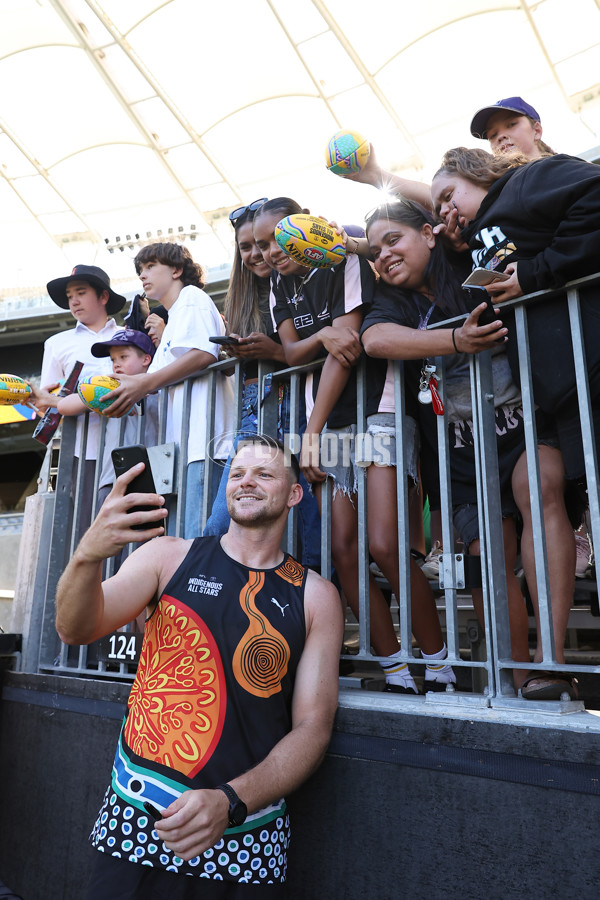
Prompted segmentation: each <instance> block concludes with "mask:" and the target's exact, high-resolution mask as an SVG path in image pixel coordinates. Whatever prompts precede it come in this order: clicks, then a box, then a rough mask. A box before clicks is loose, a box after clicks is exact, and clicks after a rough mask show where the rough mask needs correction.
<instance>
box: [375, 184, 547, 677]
mask: <svg viewBox="0 0 600 900" xmlns="http://www.w3.org/2000/svg"><path fill="white" fill-rule="evenodd" d="M434 226H435V220H434V218H433V216H432V215H431V214H430V213H429V212H428V211H426V210H425V209H423V207H421V206H419V205H418V204H416V203H412V202H410V201H395V202H392V203H390V204H388V205H385V206H382V207H379V208H378V209H376V210H375V211H374V212H373V213H372V214H371V215H370V216H369V218H368V220H367V238H368V241H369V246H370V248H371V254H372V258H373V260H374V265H375V269H376V271H377V272H378V274H379V276H380V281H379V282H378V285H377V288H376V292H375V298H374V301H373V305H372V307H371V309H370V310H369V312H368V313H367V315H366V316H365V320H364V322H363V326H362V332H361V336H362V342H363V345H364V347H365V349H366V351H367V353H368V354H369V355H370V356H374V357H377V358H383V359H388V360H393V359H402V360H406V361H408V362H406V363H405V390H406V391H407V393H408V394H412V396H413V397H417V395H418V393H419V391H420V382H421V380H422V378H421V373H422V372H423V371H424V366H425V365H426V364H428V363H429V362H431V359H432V358H433V357H436V356H447V357H449V358H448V360H447V363H446V372H445V392H444V393H445V400H444V402H445V405H446V415H447V418H448V422H449V425H448V431H449V452H450V474H451V480H452V501H453V504H454V524H455V527H456V528H457V530H458V532H459V534H460V536H461V538H462V540H463V542H464V543H465V546H467V547H468V548H469V552H470V553H471V554H476V555H479V525H478V517H477V492H476V483H475V457H474V436H473V424H472V418H473V413H472V407H471V389H470V379H469V361H468V356H467V354H471V353H479V352H481V351H482V350H487V349H491V350H492V354H493V358H492V370H493V379H494V403H495V416H496V434H497V447H498V463H499V475H500V487H501V496H502V510H503V536H504V546H505V563H506V580H507V588H508V610H509V619H510V631H511V646H512V654H513V659H514V660H515V661H519V662H526V661H528V660H529V646H528V619H527V610H526V607H525V603H524V601H523V597H522V595H521V590H520V587H519V584H518V582H517V579H516V578H515V575H514V561H515V557H516V550H517V537H516V524H515V520H516V518H517V516H518V507H517V505H516V504H515V500H516V497H513V492H512V484H511V478H512V473H513V470H514V468H515V465H516V464H517V461H518V460H519V459H520V458H521V456H522V454H523V451H524V447H525V442H524V432H523V417H522V411H521V397H520V392H519V390H518V388H517V387H516V386H515V384H514V382H513V380H512V377H511V373H510V370H509V366H508V361H507V359H506V353H505V348H504V343H503V342H504V341H505V340H506V331H507V330H506V328H505V327H504V326H503V324H502V322H501V321H499V320H496V321H493V322H491V323H490V324H487V325H479V317H480V315H481V314H482V313H483V311H484V310H485V309H486V306H485V304H479V305H477V306H476V307H475V308H474V310H473V311H472V312H471V313H470V314H469V316H468V318H466V320H465V321H464V323H463V324H462V325H461V326H460V327H456V328H454V329H436V330H432V331H427V330H426V327H427V325H428V324H433V323H435V322H439V321H442V320H444V319H447V318H451V317H453V316H456V315H459V314H460V313H462V312H465V311H466V307H465V299H464V297H463V294H462V291H461V288H460V281H459V279H458V278H457V277H456V274H455V272H454V270H453V268H452V267H451V265H450V263H449V261H448V257H447V256H446V253H445V251H444V248H443V246H442V244H441V241H440V239H439V238H438V237H437V236H436V235H435V233H434ZM498 341H500V342H501V343H498ZM388 378H389V383H388V385H387V390H386V391H385V392H384V398H385V396H386V395H387V396H388V397H389V398H390V402H388V404H387V406H386V405H385V404H382V405H381V407H380V410H381V412H387V414H388V415H389V417H390V423H389V424H390V427H392V426H393V424H394V403H393V375H392V372H391V369H390V374H389V376H388ZM417 406H418V407H419V412H420V415H419V425H420V429H421V436H422V442H423V445H424V448H425V450H427V451H428V452H427V459H428V460H430V459H431V458H432V457H434V456H435V454H436V451H437V437H436V434H437V425H436V423H435V414H434V412H433V408H432V405H428V404H423V403H421V404H417ZM368 424H369V426H370V424H371V423H370V422H369V423H368ZM421 462H422V463H423V455H422V457H421ZM422 474H423V478H424V482H425V487H426V489H427V491H428V493H430V495H431V494H434V495H435V493H436V489H435V488H436V485H435V484H434V483H433V482H434V480H435V479H437V469H436V470H435V471H432V470H431V467H430V466H429V467H425V468H424V470H423V472H422ZM395 481H396V476H395V472H394V471H393V469H391V468H383V467H378V466H377V465H371V466H369V469H368V470H367V485H368V534H369V546H370V548H371V553H372V555H373V556H374V558H375V559H376V561H378V562H379V559H378V557H379V558H380V559H381V562H379V565H380V567H381V568H382V570H383V571H384V574H386V576H387V577H388V579H390V580H391V579H392V578H393V577H395V578H396V580H397V570H398V562H397V560H398V547H397V540H396V521H397V510H396V495H395ZM394 570H395V572H396V575H395V576H394ZM415 577H418V570H417V568H416V566H415V565H413V564H412V563H411V579H414V578H415ZM392 583H393V582H392ZM473 600H474V603H475V607H476V610H477V613H478V615H479V617H480V619H481V621H483V605H482V604H483V601H482V593H481V590H480V589H478V590H473ZM522 677H523V675H521V674H520V673H519V672H518V671H517V670H515V673H514V679H515V685H516V687H519V686H520V682H521V680H522Z"/></svg>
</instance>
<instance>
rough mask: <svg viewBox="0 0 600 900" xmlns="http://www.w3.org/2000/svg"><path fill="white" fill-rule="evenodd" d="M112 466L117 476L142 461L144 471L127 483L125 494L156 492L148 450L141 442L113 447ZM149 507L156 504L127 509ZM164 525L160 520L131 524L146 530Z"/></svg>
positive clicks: (138, 529)
mask: <svg viewBox="0 0 600 900" xmlns="http://www.w3.org/2000/svg"><path fill="white" fill-rule="evenodd" d="M111 456H112V461H113V466H114V467H115V475H116V476H117V478H118V477H119V475H122V474H123V472H127V471H129V469H131V467H132V466H135V465H137V463H142V462H143V463H144V466H145V468H144V471H143V472H140V474H139V475H136V477H135V478H134V479H133V481H131V482H130V483H129V484H128V485H127V489H126V491H125V493H126V494H156V493H157V491H156V487H155V485H154V478H153V477H152V469H151V468H150V460H149V459H148V451H147V450H146V448H145V447H144V445H143V444H132V445H131V446H129V447H115V449H114V450H113V451H112V453H111ZM151 509H157V507H156V506H132V507H131V509H130V510H129V512H130V513H132V512H148V511H149V510H151ZM159 525H164V522H163V521H162V520H161V521H159V522H142V523H141V524H140V525H132V526H131V527H132V528H133V529H134V530H135V531H148V530H150V529H152V528H157V527H158V526H159Z"/></svg>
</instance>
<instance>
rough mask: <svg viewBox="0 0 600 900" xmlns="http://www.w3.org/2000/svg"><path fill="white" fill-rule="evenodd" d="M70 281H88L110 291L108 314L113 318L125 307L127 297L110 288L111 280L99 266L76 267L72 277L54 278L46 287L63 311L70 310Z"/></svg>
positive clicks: (102, 289)
mask: <svg viewBox="0 0 600 900" xmlns="http://www.w3.org/2000/svg"><path fill="white" fill-rule="evenodd" d="M70 281H87V282H88V284H91V285H92V286H93V287H95V288H98V289H99V290H100V291H108V303H107V304H106V312H107V313H109V314H110V315H111V316H112V315H114V314H115V313H118V312H119V310H120V309H122V308H123V307H124V306H125V303H126V300H125V297H121V295H120V294H116V293H115V292H114V291H113V290H112V288H111V286H110V278H109V277H108V275H107V274H106V272H105V271H104V269H101V268H100V267H99V266H75V268H74V269H73V271H72V272H71V274H70V275H67V276H66V277H65V278H54V279H53V280H52V281H49V282H48V284H47V285H46V289H47V291H48V293H49V294H50V297H51V298H52V300H54V302H55V303H56V304H57V306H62V308H63V309H68V308H69V301H68V300H67V284H68V283H69V282H70Z"/></svg>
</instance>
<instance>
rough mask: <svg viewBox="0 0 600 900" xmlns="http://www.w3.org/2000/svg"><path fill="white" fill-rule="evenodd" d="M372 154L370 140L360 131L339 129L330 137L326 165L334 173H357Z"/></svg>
mask: <svg viewBox="0 0 600 900" xmlns="http://www.w3.org/2000/svg"><path fill="white" fill-rule="evenodd" d="M370 154H371V147H370V145H369V141H368V140H367V139H366V137H364V135H362V134H360V133H359V132H358V131H338V132H337V134H334V135H333V137H332V138H330V139H329V142H328V144H327V149H326V150H325V165H326V166H327V168H328V169H329V171H330V172H333V173H334V175H356V173H357V172H360V170H361V169H363V168H364V166H365V165H366V162H367V160H368V159H369V156H370Z"/></svg>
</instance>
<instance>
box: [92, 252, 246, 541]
mask: <svg viewBox="0 0 600 900" xmlns="http://www.w3.org/2000/svg"><path fill="white" fill-rule="evenodd" d="M135 267H136V271H137V273H138V275H139V276H140V279H141V281H142V286H143V289H144V292H145V294H146V297H147V298H148V299H149V300H157V301H158V302H159V303H161V304H162V305H163V306H164V307H165V309H166V310H167V312H168V314H169V319H168V322H167V325H166V327H165V330H164V332H163V334H162V337H161V340H160V344H159V345H158V348H157V351H156V355H155V357H154V359H153V361H152V365H151V366H150V368H149V370H148V372H147V374H145V375H134V376H125V375H120V376H119V380H120V382H121V387H119V388H118V389H117V390H116V391H114V392H113V394H112V395H111V396H112V397H113V398H114V400H113V402H112V403H111V407H110V410H109V414H110V415H111V416H114V415H116V416H120V415H124V414H125V413H126V412H127V411H128V410H129V409H130V408H131V407H132V406H133V404H134V403H136V402H137V401H138V400H140V399H141V398H142V397H145V396H146V395H147V394H149V393H151V392H153V391H157V390H159V389H160V388H162V387H167V386H169V385H174V384H175V382H179V381H181V380H182V379H184V378H187V377H189V376H193V375H198V374H199V373H200V372H202V370H203V369H205V368H206V367H207V366H209V365H210V364H211V363H213V362H215V361H216V360H217V359H218V357H219V347H218V345H216V344H213V343H212V342H211V341H210V340H209V337H210V336H211V335H224V334H225V326H224V324H223V320H222V318H221V316H220V314H219V311H218V310H217V308H216V306H215V305H214V303H213V301H212V300H211V299H210V297H209V296H208V294H206V293H205V292H204V291H203V290H202V288H203V287H204V281H203V278H202V270H201V268H200V266H198V265H197V264H196V263H195V262H194V261H193V259H192V257H191V255H190V252H189V250H188V249H187V248H186V247H183V246H182V245H180V244H172V243H157V244H149V245H148V246H147V247H143V248H142V249H141V250H140V252H139V253H138V254H137V256H136V258H135ZM184 397H185V385H183V384H175V386H174V387H171V388H170V389H169V404H168V408H167V433H166V440H167V442H170V441H176V442H179V441H180V436H181V433H182V427H183V424H184V423H183V406H184ZM208 404H209V379H208V378H198V379H196V380H195V381H194V382H193V384H192V394H191V405H190V414H189V439H188V443H187V477H186V497H187V502H186V508H185V527H184V537H186V538H190V537H196V536H198V535H199V534H201V522H200V518H201V510H202V493H203V485H204V460H205V458H206V455H207V445H209V444H210V454H211V456H212V458H213V459H214V460H223V461H224V460H225V459H227V454H228V449H229V448H228V446H227V444H226V440H225V438H226V436H227V434H228V433H230V432H231V430H232V427H233V386H232V385H231V383H230V381H229V380H228V379H227V378H226V377H225V376H223V375H221V374H217V384H216V397H215V431H214V437H215V440H214V441H212V438H213V435H211V434H207V431H206V424H207V414H208ZM220 436H223V439H220ZM221 471H222V468H221V466H218V465H217V466H215V467H214V470H213V490H212V496H213V497H214V496H215V495H216V491H217V488H218V484H219V479H220V475H221Z"/></svg>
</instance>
